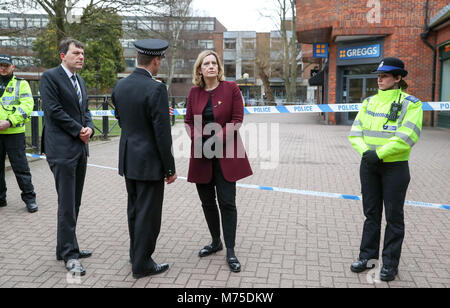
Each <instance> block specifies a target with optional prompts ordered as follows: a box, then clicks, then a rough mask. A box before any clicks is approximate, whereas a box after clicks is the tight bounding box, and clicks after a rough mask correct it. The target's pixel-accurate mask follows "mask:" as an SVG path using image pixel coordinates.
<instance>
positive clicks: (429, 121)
mask: <svg viewBox="0 0 450 308" xmlns="http://www.w3.org/2000/svg"><path fill="white" fill-rule="evenodd" d="M446 5H448V0H422V1H420V0H405V1H387V0H358V1H355V0H297V23H296V31H297V38H298V40H299V42H301V43H305V44H318V43H320V44H324V45H325V46H326V47H328V55H327V57H326V58H327V59H323V60H320V61H318V63H319V65H320V69H321V72H320V74H321V75H322V76H323V81H322V84H321V86H322V87H323V93H324V95H323V100H322V101H321V102H320V103H328V104H334V103H359V102H361V100H362V99H363V98H365V97H367V96H370V95H373V94H374V93H376V91H377V88H378V86H377V81H376V75H374V74H371V72H372V71H373V70H375V69H376V68H377V63H379V62H380V61H381V59H382V58H384V57H389V56H395V57H398V58H401V59H402V60H403V61H404V62H405V65H406V69H407V70H408V71H409V75H408V77H407V78H406V81H407V82H408V84H409V88H408V90H407V92H408V93H410V94H412V95H415V96H417V97H418V98H420V99H421V100H423V101H431V100H432V98H433V74H434V73H435V69H434V67H433V64H434V52H433V50H432V48H430V46H428V44H433V43H430V42H432V41H433V40H436V33H435V32H434V31H428V33H427V35H425V34H424V33H426V32H427V30H429V18H430V17H431V16H435V15H436V14H438V13H439V12H440V11H441V10H442V9H443V8H445V7H446ZM425 41H426V42H428V44H427V43H426V42H425ZM434 46H435V45H434ZM310 59H311V61H317V59H316V58H314V57H310ZM304 61H305V62H306V61H307V59H304ZM436 91H437V89H436ZM435 99H437V98H435ZM355 116H356V114H355V113H342V114H329V115H327V119H326V120H327V121H328V122H329V123H332V124H340V123H342V124H350V123H351V122H352V120H353V119H354V117H355ZM435 119H436V116H435V115H434V114H432V113H431V112H426V113H425V115H424V124H425V125H437V123H436V122H437V121H435Z"/></svg>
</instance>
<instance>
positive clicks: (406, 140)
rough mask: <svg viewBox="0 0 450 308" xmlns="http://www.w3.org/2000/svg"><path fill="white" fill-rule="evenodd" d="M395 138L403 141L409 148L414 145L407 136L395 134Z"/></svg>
mask: <svg viewBox="0 0 450 308" xmlns="http://www.w3.org/2000/svg"><path fill="white" fill-rule="evenodd" d="M395 136H396V137H398V138H400V139H402V140H403V141H405V142H406V143H407V144H408V145H409V146H410V147H413V146H414V145H415V144H416V143H415V142H414V140H412V139H411V137H409V136H408V135H407V134H404V133H400V132H397V133H395Z"/></svg>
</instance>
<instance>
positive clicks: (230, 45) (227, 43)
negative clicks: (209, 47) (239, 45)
mask: <svg viewBox="0 0 450 308" xmlns="http://www.w3.org/2000/svg"><path fill="white" fill-rule="evenodd" d="M224 47H225V49H233V50H235V49H236V39H225V40H224Z"/></svg>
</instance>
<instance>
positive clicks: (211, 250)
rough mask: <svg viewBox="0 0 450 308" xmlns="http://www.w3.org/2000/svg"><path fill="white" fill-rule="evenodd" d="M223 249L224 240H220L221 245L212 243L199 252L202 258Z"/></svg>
mask: <svg viewBox="0 0 450 308" xmlns="http://www.w3.org/2000/svg"><path fill="white" fill-rule="evenodd" d="M222 249H223V245H222V242H219V245H217V246H213V245H212V244H210V245H208V246H205V247H203V249H202V250H200V252H199V253H198V256H199V257H200V258H202V257H206V256H209V255H210V254H213V253H215V252H218V251H221V250H222Z"/></svg>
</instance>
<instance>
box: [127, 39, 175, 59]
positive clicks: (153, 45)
mask: <svg viewBox="0 0 450 308" xmlns="http://www.w3.org/2000/svg"><path fill="white" fill-rule="evenodd" d="M134 47H136V50H137V52H139V53H142V54H144V55H147V56H163V55H164V52H165V51H166V49H167V48H168V47H169V43H168V42H167V41H164V40H160V39H145V40H139V41H136V42H134Z"/></svg>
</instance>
